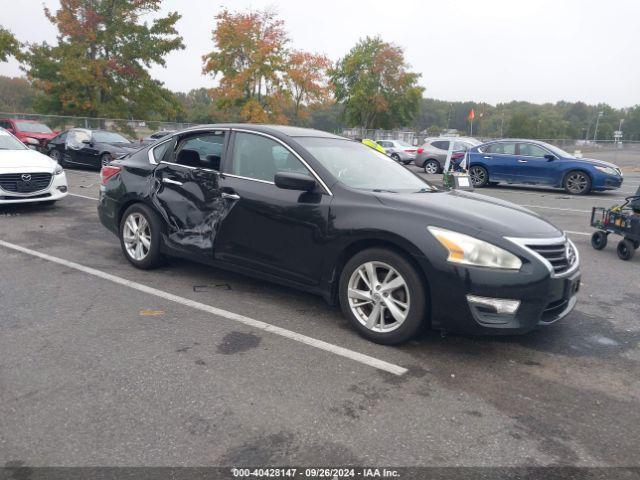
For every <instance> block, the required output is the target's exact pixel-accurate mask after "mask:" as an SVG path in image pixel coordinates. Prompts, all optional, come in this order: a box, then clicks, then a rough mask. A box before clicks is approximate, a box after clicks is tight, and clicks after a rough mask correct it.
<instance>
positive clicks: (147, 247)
mask: <svg viewBox="0 0 640 480" xmlns="http://www.w3.org/2000/svg"><path fill="white" fill-rule="evenodd" d="M120 245H121V247H122V251H123V253H124V256H125V257H126V258H127V260H129V262H130V263H131V264H132V265H133V266H134V267H137V268H141V269H143V270H147V269H151V268H155V267H156V266H158V265H159V264H160V261H161V254H160V220H159V218H158V216H157V215H156V214H155V213H154V212H153V210H151V209H150V208H149V207H147V206H146V205H143V204H141V203H138V204H135V205H132V206H131V207H129V208H128V209H127V210H126V211H125V212H124V215H123V216H122V221H121V222H120Z"/></svg>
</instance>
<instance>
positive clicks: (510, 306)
mask: <svg viewBox="0 0 640 480" xmlns="http://www.w3.org/2000/svg"><path fill="white" fill-rule="evenodd" d="M467 301H468V302H469V303H470V304H471V305H473V306H476V307H479V308H482V309H484V308H486V309H488V310H489V311H490V312H491V313H499V314H508V315H513V314H514V313H516V312H517V311H518V308H520V300H503V299H501V298H487V297H477V296H475V295H467Z"/></svg>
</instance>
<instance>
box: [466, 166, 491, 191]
mask: <svg viewBox="0 0 640 480" xmlns="http://www.w3.org/2000/svg"><path fill="white" fill-rule="evenodd" d="M469 177H470V178H471V183H472V184H473V186H474V188H482V187H486V186H487V185H488V184H489V172H488V171H487V169H486V168H484V167H482V166H480V165H474V166H472V167H470V168H469Z"/></svg>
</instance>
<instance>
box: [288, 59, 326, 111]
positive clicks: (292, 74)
mask: <svg viewBox="0 0 640 480" xmlns="http://www.w3.org/2000/svg"><path fill="white" fill-rule="evenodd" d="M330 67H331V61H330V60H329V59H328V58H327V57H325V56H324V55H316V54H313V53H308V52H303V51H300V50H296V51H293V52H291V55H290V56H289V61H288V64H287V71H286V83H287V86H288V87H289V91H290V92H291V96H292V99H293V121H294V123H298V121H299V120H300V119H301V118H307V117H308V116H309V112H308V111H305V110H304V108H303V107H305V106H310V105H313V104H316V105H320V104H323V103H325V102H327V101H328V100H329V98H330V96H331V90H330V88H329V85H328V79H327V70H328V69H329V68H330Z"/></svg>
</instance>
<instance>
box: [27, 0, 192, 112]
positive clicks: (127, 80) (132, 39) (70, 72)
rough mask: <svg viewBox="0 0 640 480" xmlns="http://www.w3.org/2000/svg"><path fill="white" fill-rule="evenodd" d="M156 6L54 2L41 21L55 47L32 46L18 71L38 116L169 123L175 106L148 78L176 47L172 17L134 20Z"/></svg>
mask: <svg viewBox="0 0 640 480" xmlns="http://www.w3.org/2000/svg"><path fill="white" fill-rule="evenodd" d="M160 3H161V0H60V8H59V9H58V10H57V11H56V12H52V11H50V10H49V9H47V8H45V15H46V16H47V18H48V19H49V20H50V21H51V23H53V24H54V25H55V26H56V27H57V29H58V43H57V45H55V46H52V45H49V44H47V43H46V42H45V43H42V44H36V45H32V46H31V47H30V48H29V51H28V52H27V53H26V55H25V62H26V64H27V67H26V68H25V71H26V72H27V75H28V77H29V78H30V79H32V80H33V82H34V85H35V87H36V88H38V89H39V90H41V91H42V92H43V95H42V96H41V98H39V100H38V103H37V106H38V107H39V109H40V111H44V112H50V113H56V114H67V115H82V116H92V117H119V118H122V117H138V118H139V117H143V118H150V119H153V118H158V117H174V116H175V114H176V112H177V111H178V110H179V108H180V107H179V104H178V102H177V101H176V99H175V97H174V95H173V94H172V93H171V92H170V91H169V90H167V89H166V88H164V87H163V85H162V83H161V82H159V81H157V80H154V79H153V78H151V76H150V75H149V72H148V68H150V67H151V66H152V65H154V64H158V65H163V66H164V65H165V60H164V57H165V56H166V55H167V54H168V53H170V52H172V51H174V50H178V49H183V48H184V45H183V44H182V38H181V37H180V36H179V35H178V34H177V31H176V29H175V24H176V22H177V21H178V20H179V18H180V15H178V13H176V12H173V13H169V14H167V15H166V16H164V17H159V18H154V19H153V20H152V21H150V22H146V21H145V22H144V23H142V22H141V17H142V16H144V15H147V14H150V13H155V12H157V11H158V10H159V9H160Z"/></svg>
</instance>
